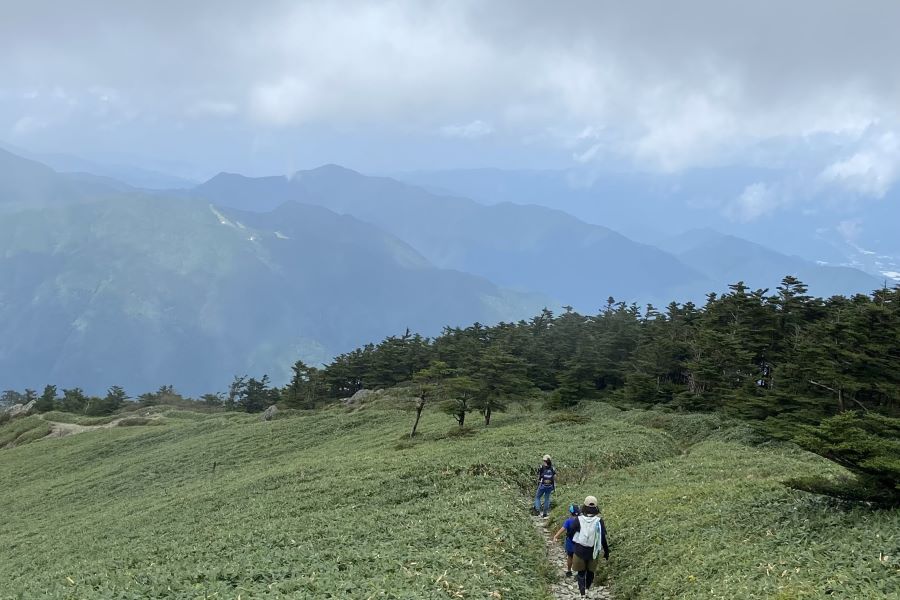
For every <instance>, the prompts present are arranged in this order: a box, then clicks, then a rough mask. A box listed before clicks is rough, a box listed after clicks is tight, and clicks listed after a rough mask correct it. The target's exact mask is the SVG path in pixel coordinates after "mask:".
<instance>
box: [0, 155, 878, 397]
mask: <svg viewBox="0 0 900 600" xmlns="http://www.w3.org/2000/svg"><path fill="white" fill-rule="evenodd" d="M0 215H2V217H0V383H2V385H6V386H8V387H16V388H23V387H25V386H29V387H38V386H40V385H43V384H44V383H48V382H51V383H57V384H59V385H63V386H71V385H81V386H84V387H86V388H89V391H99V390H100V389H101V388H103V387H105V386H108V385H113V384H117V385H125V386H126V388H127V389H129V391H145V390H147V389H150V388H155V387H157V386H159V385H161V384H164V383H166V384H167V383H173V384H175V385H176V386H177V387H180V388H181V389H182V391H184V392H186V393H200V392H207V391H213V390H220V389H222V388H223V387H224V385H226V384H227V382H228V380H230V378H231V376H232V375H235V374H243V373H250V374H256V375H259V374H261V373H263V372H267V373H269V374H270V375H272V376H273V378H274V379H275V381H276V382H281V381H283V380H285V379H286V377H287V375H288V373H287V370H288V368H289V366H290V364H292V363H293V362H294V361H295V360H296V359H298V358H302V359H304V360H306V361H307V362H312V363H316V362H321V361H325V360H328V359H330V358H331V357H332V356H333V355H334V354H336V353H339V352H343V351H346V350H349V349H352V348H355V347H358V346H360V345H362V344H365V343H367V342H376V341H378V340H379V339H381V338H383V337H385V336H387V335H392V334H399V333H403V332H404V331H406V330H407V328H408V329H410V330H412V331H418V332H421V333H423V334H426V335H429V334H433V333H437V332H438V331H440V329H441V328H442V327H443V326H445V325H451V326H452V325H466V324H470V323H472V322H474V321H480V322H484V323H494V322H498V321H502V320H506V321H511V320H517V319H520V318H525V317H528V316H531V315H532V314H534V313H536V312H537V311H539V310H540V309H541V308H542V307H544V306H551V307H553V306H558V305H560V304H571V305H573V306H575V307H576V308H577V309H579V310H581V311H583V312H586V313H592V312H595V311H597V310H598V309H599V307H600V305H602V304H603V303H604V302H605V300H606V298H607V297H608V296H613V297H615V298H616V299H618V300H624V301H629V302H630V301H635V302H638V303H643V302H653V303H655V304H662V303H667V302H669V301H671V300H678V301H684V300H689V299H692V300H695V301H700V300H702V298H703V297H704V295H705V293H706V292H708V291H721V290H724V288H725V286H726V285H727V284H728V283H733V282H735V281H738V280H744V281H745V282H746V283H747V284H748V285H749V286H751V287H774V285H776V284H777V282H778V281H779V280H780V279H781V277H783V276H784V275H787V274H793V275H797V276H799V277H800V278H801V279H803V280H804V281H806V282H807V283H809V284H810V286H811V291H812V293H815V294H822V295H830V294H831V293H853V292H857V291H870V290H871V289H874V288H875V287H879V283H878V282H876V281H875V280H874V279H872V278H871V277H870V276H868V275H865V274H863V273H862V272H860V271H856V270H854V269H834V268H829V267H823V266H821V265H815V264H814V263H811V262H809V261H805V260H803V259H800V258H797V257H792V256H788V255H785V254H781V253H778V252H774V251H772V250H770V249H768V248H765V247H763V246H760V245H758V244H753V243H751V242H748V241H746V240H742V239H740V238H737V237H734V236H728V235H723V234H721V233H719V232H717V231H714V230H705V231H692V232H688V233H687V234H684V235H682V236H677V237H670V238H668V239H666V240H663V241H661V242H660V243H661V245H662V246H663V248H662V249H661V248H659V247H655V246H651V245H648V244H642V243H637V242H635V241H633V240H631V239H629V238H627V237H625V236H623V235H620V234H619V233H617V232H615V231H613V230H611V229H609V228H607V227H603V226H600V225H592V224H589V223H586V222H584V221H582V220H580V219H577V218H575V217H573V216H571V215H569V214H567V213H565V212H563V211H561V210H557V209H552V208H547V207H544V206H537V205H527V204H525V205H523V204H514V203H510V202H499V203H494V204H491V205H486V204H483V203H479V202H476V201H474V200H471V199H468V198H464V197H459V196H453V195H446V194H438V193H432V192H429V191H427V190H425V189H423V188H421V187H418V186H414V185H409V184H405V183H402V182H399V181H396V180H394V179H390V178H386V177H370V176H366V175H362V174H359V173H357V172H355V171H351V170H349V169H345V168H343V167H339V166H337V165H326V166H323V167H320V168H318V169H313V170H309V171H300V172H297V173H296V174H294V175H292V176H290V177H284V176H275V177H262V178H249V177H244V176H242V175H237V174H225V173H222V174H220V175H217V176H216V177H213V178H212V179H210V180H209V181H207V182H205V183H203V184H201V185H199V186H196V187H194V188H192V189H188V190H167V191H159V190H144V189H140V188H137V187H133V186H130V185H127V184H125V183H122V182H120V181H118V180H116V179H113V178H109V177H104V176H99V175H95V174H88V173H58V172H56V171H54V170H53V169H51V168H49V167H47V166H46V165H43V164H40V163H38V162H35V161H32V160H28V159H25V158H22V157H19V156H16V155H14V154H11V153H8V152H4V151H0ZM876 258H877V257H876Z"/></svg>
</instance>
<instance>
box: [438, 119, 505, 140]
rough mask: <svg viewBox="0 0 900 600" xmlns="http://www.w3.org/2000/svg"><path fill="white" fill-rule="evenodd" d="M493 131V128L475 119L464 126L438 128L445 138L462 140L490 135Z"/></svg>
mask: <svg viewBox="0 0 900 600" xmlns="http://www.w3.org/2000/svg"><path fill="white" fill-rule="evenodd" d="M493 131H494V128H493V127H491V126H490V125H489V124H488V123H485V122H484V121H481V120H479V119H476V120H475V121H472V122H471V123H465V124H464V125H444V126H443V127H441V128H440V132H441V135H443V136H445V137H450V138H463V139H468V140H471V139H475V138H480V137H484V136H486V135H490V134H491V133H493Z"/></svg>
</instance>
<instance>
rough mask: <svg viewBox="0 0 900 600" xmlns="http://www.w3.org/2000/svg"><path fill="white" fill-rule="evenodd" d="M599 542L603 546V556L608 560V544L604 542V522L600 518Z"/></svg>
mask: <svg viewBox="0 0 900 600" xmlns="http://www.w3.org/2000/svg"><path fill="white" fill-rule="evenodd" d="M600 544H601V545H602V546H603V558H605V559H606V560H609V544H608V543H606V523H604V522H603V519H600Z"/></svg>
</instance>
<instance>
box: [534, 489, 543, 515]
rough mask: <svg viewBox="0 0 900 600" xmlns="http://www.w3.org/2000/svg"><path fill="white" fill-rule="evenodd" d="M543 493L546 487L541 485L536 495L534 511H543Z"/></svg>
mask: <svg viewBox="0 0 900 600" xmlns="http://www.w3.org/2000/svg"><path fill="white" fill-rule="evenodd" d="M543 491H544V486H542V485H539V486H538V489H537V492H536V493H535V494H534V511H535V512H540V511H541V494H542V493H543Z"/></svg>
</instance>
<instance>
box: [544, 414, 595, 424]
mask: <svg viewBox="0 0 900 600" xmlns="http://www.w3.org/2000/svg"><path fill="white" fill-rule="evenodd" d="M590 420H591V418H590V417H589V416H587V415H582V414H579V413H576V412H571V411H564V412H558V413H555V414H554V415H553V416H552V417H550V418H549V419H548V422H549V423H564V424H575V425H582V424H584V423H588V422H590Z"/></svg>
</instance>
